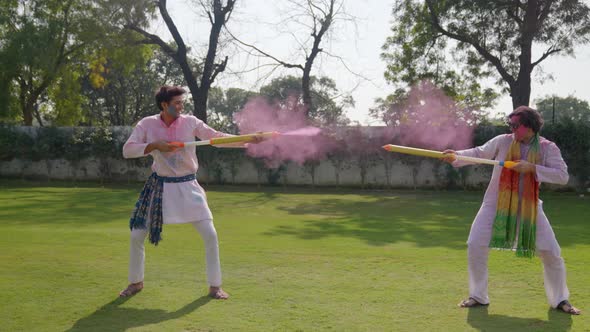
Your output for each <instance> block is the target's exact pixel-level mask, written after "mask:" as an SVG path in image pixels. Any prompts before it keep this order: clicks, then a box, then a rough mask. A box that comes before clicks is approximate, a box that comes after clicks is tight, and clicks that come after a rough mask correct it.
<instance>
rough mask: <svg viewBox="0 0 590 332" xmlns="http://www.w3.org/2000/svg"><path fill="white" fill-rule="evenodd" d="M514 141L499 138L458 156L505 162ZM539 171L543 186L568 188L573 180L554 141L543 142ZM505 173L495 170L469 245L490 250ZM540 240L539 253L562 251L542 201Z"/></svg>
mask: <svg viewBox="0 0 590 332" xmlns="http://www.w3.org/2000/svg"><path fill="white" fill-rule="evenodd" d="M512 140H513V135H512V134H506V135H500V136H496V137H494V138H493V139H491V140H489V141H488V142H487V143H485V144H484V145H482V146H479V147H476V148H473V149H467V150H460V151H457V154H459V155H462V156H469V157H478V158H486V159H495V160H504V158H505V157H506V154H507V153H508V149H509V148H510V144H511V143H512ZM523 159H525V158H523ZM468 164H470V163H468V162H464V161H458V160H457V161H455V162H453V166H456V167H459V166H464V165H468ZM536 168H537V172H536V177H537V180H538V181H539V182H540V183H541V182H547V183H556V184H566V183H567V181H568V179H569V175H568V173H567V165H566V164H565V161H564V160H563V158H562V157H561V151H559V148H558V147H557V145H555V143H553V142H551V141H548V140H541V160H540V162H539V164H538V165H537V166H536ZM501 172H502V167H500V166H494V170H493V173H492V178H491V180H490V183H489V185H488V188H487V190H486V192H485V195H484V198H483V203H482V205H481V208H480V209H479V212H478V213H477V216H476V217H475V220H474V221H473V224H472V226H471V232H470V233H469V239H468V240H467V244H469V245H471V244H473V245H480V246H487V245H488V244H489V243H490V239H491V236H492V227H493V224H494V219H495V217H496V207H497V202H498V190H499V183H500V174H501ZM536 236H537V250H551V251H555V250H559V248H555V247H554V245H553V243H554V242H555V241H554V239H555V235H554V234H553V230H552V229H551V226H550V225H549V221H548V220H547V217H546V216H545V213H544V212H543V201H541V200H539V202H538V211H537V234H536ZM555 243H556V242H555Z"/></svg>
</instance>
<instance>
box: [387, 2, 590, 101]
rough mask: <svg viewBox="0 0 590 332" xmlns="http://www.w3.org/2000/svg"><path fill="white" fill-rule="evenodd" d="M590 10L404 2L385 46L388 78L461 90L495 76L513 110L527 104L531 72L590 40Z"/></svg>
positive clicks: (569, 5) (577, 5)
mask: <svg viewBox="0 0 590 332" xmlns="http://www.w3.org/2000/svg"><path fill="white" fill-rule="evenodd" d="M589 13H590V8H589V6H588V5H587V4H586V3H584V2H583V1H579V0H519V1H516V0H515V1H508V0H506V1H488V0H453V1H451V0H443V1H435V0H425V1H416V0H400V1H399V2H398V3H397V5H396V6H395V7H394V24H393V26H392V33H393V35H392V36H391V37H389V38H388V39H387V41H386V42H385V44H384V46H383V49H384V53H383V54H382V57H383V59H385V61H386V62H387V63H388V67H387V72H386V77H387V79H388V80H390V81H391V82H399V81H402V82H406V83H410V84H413V83H415V82H417V81H420V80H422V79H424V78H428V79H432V80H433V81H434V82H435V83H436V84H437V85H438V86H444V85H445V84H446V85H447V88H448V89H449V90H455V91H458V92H460V91H461V90H464V88H465V87H467V88H468V90H471V91H474V90H479V89H481V87H480V86H479V83H477V81H481V79H484V78H488V77H492V78H495V79H497V81H496V83H497V84H498V85H500V84H502V85H504V86H505V87H506V90H507V91H508V92H509V93H510V96H511V97H512V104H513V107H514V108H516V107H517V106H520V105H528V104H529V99H530V93H531V74H532V72H533V70H534V69H535V68H536V67H537V66H538V65H539V64H540V63H542V61H543V60H545V59H547V58H548V57H549V56H552V55H554V54H557V53H559V54H564V55H571V54H573V52H574V48H575V46H577V45H578V44H584V43H586V42H588V37H589V36H590V14H589ZM537 50H542V51H541V54H540V55H539V56H536V57H535V56H534V53H536V51H537ZM456 68H458V70H459V71H458V70H457V69H456ZM433 78H434V79H433ZM440 82H444V83H443V84H442V85H441V84H439V83H440ZM455 82H456V83H455ZM451 96H452V94H451Z"/></svg>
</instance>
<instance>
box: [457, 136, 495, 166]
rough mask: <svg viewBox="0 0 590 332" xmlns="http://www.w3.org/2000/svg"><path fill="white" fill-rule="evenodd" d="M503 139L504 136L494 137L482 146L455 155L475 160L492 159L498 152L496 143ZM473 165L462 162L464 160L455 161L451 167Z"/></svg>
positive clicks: (460, 151)
mask: <svg viewBox="0 0 590 332" xmlns="http://www.w3.org/2000/svg"><path fill="white" fill-rule="evenodd" d="M502 137H504V135H500V136H496V137H494V138H492V139H491V140H489V141H487V142H486V143H485V144H484V145H481V146H478V147H475V148H472V149H466V150H459V151H456V153H457V154H458V155H460V156H466V157H476V158H485V159H494V157H495V156H496V154H497V152H498V143H499V142H500V140H501V139H502ZM473 164H475V163H473V162H469V161H464V160H455V161H454V162H453V163H452V165H453V166H454V167H461V166H465V165H473Z"/></svg>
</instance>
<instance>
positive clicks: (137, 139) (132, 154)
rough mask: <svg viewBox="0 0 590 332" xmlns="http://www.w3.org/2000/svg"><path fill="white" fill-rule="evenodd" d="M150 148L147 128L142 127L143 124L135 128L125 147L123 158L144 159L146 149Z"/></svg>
mask: <svg viewBox="0 0 590 332" xmlns="http://www.w3.org/2000/svg"><path fill="white" fill-rule="evenodd" d="M147 146H148V142H147V135H146V131H145V128H143V126H142V125H141V122H140V123H138V124H137V126H135V128H133V132H132V133H131V136H129V139H127V142H125V145H123V158H139V157H144V156H146V154H145V153H144V151H145V148H146V147H147Z"/></svg>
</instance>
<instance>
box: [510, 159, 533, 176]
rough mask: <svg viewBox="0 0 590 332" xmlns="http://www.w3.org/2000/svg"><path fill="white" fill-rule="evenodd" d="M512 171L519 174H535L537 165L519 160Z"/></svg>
mask: <svg viewBox="0 0 590 332" xmlns="http://www.w3.org/2000/svg"><path fill="white" fill-rule="evenodd" d="M510 169H511V170H513V171H516V172H518V173H535V172H536V171H537V168H536V165H535V164H533V163H529V162H528V161H526V160H517V161H516V165H515V166H514V167H512V168H510Z"/></svg>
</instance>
